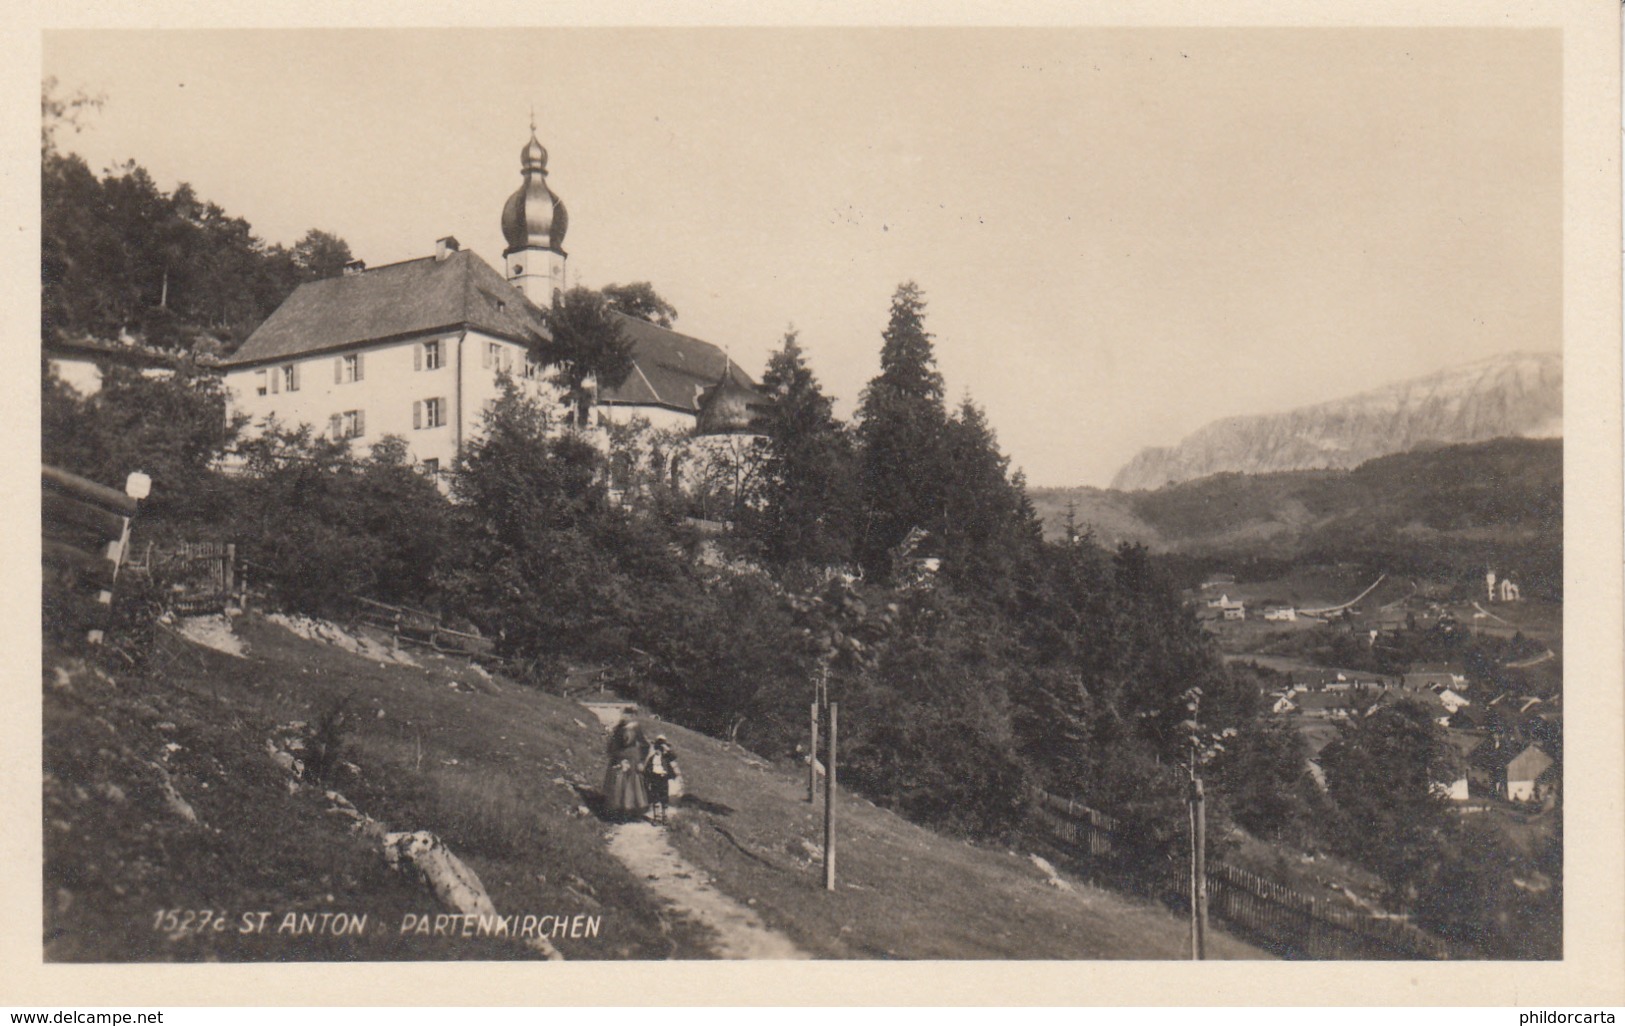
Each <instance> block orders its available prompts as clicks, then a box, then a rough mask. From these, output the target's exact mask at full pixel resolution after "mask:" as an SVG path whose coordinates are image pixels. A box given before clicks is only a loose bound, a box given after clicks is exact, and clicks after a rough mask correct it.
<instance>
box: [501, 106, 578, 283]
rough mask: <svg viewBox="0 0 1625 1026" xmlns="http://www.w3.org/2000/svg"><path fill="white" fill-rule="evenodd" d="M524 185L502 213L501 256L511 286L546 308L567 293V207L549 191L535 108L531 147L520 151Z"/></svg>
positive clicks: (531, 128)
mask: <svg viewBox="0 0 1625 1026" xmlns="http://www.w3.org/2000/svg"><path fill="white" fill-rule="evenodd" d="M519 173H520V175H521V176H522V177H523V179H524V180H523V182H522V183H521V184H520V186H519V189H518V190H517V191H516V192H515V193H514V194H513V195H512V196H509V197H508V202H507V203H506V204H505V205H504V206H503V208H502V235H503V238H504V239H506V240H507V242H508V248H507V249H505V250H503V253H502V255H503V258H504V263H505V264H506V266H507V276H508V280H509V281H511V282H513V283H514V285H516V286H518V287H519V290H520V291H522V292H524V293H525V295H526V296H528V297H529V298H530V300H531V302H533V303H537V304H539V305H545V304H546V303H549V302H551V301H552V298H553V296H554V295H555V294H557V293H559V292H561V291H563V290H564V287H565V278H564V261H565V257H566V254H565V252H564V233H565V230H566V229H567V228H568V227H569V217H568V214H567V213H566V211H565V209H564V201H563V200H561V199H559V198H558V196H556V195H554V193H553V190H552V189H550V188H548V185H547V148H546V147H544V146H543V145H542V143H541V140H539V139H538V138H537V137H536V110H535V108H534V107H532V108H531V114H530V141H529V142H527V143H526V144H525V147H524V149H522V150H520V151H519Z"/></svg>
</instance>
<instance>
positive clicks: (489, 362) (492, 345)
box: [485, 342, 502, 369]
mask: <svg viewBox="0 0 1625 1026" xmlns="http://www.w3.org/2000/svg"><path fill="white" fill-rule="evenodd" d="M485 366H487V367H496V368H499V369H500V368H501V366H502V344H501V343H500V342H487V343H485Z"/></svg>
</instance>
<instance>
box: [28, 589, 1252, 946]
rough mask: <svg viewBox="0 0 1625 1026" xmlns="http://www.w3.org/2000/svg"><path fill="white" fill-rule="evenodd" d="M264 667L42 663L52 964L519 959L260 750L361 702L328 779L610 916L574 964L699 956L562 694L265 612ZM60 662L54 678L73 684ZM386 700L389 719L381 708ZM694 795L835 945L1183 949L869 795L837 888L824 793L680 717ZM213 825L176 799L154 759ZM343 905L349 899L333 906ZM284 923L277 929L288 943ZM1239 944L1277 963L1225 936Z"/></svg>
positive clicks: (714, 866) (585, 728) (1148, 910)
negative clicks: (129, 668)
mask: <svg viewBox="0 0 1625 1026" xmlns="http://www.w3.org/2000/svg"><path fill="white" fill-rule="evenodd" d="M238 628H239V634H240V635H241V636H243V637H244V638H245V639H246V640H247V642H248V644H249V646H250V652H249V658H248V659H246V660H240V659H235V658H233V657H230V656H227V655H224V654H221V653H216V652H213V651H210V650H207V649H202V648H198V647H196V646H193V645H190V644H189V643H186V642H183V641H180V640H179V639H175V638H168V639H166V640H165V641H164V642H163V644H162V646H161V648H160V651H159V653H158V656H157V658H156V659H155V668H156V669H155V672H154V673H153V674H151V675H150V677H149V678H148V679H146V680H142V679H140V678H137V677H135V676H134V675H128V676H127V678H120V679H118V680H116V681H114V680H112V679H110V678H104V677H101V676H99V675H98V674H97V673H96V672H95V671H93V670H92V669H91V668H89V667H87V666H85V665H84V664H83V663H78V662H75V661H74V660H72V659H71V658H70V657H67V656H64V655H63V654H62V653H57V652H50V651H48V652H47V653H46V683H45V698H44V701H45V734H46V736H45V816H46V827H45V829H46V866H45V881H44V884H45V904H46V923H45V930H46V955H47V958H48V959H50V960H55V961H125V960H169V959H173V960H208V959H219V960H285V961H294V960H301V961H303V960H329V959H363V960H397V959H413V958H424V959H502V958H526V957H530V956H529V953H528V952H527V951H525V950H524V949H523V948H520V947H519V946H517V945H515V944H511V943H506V942H501V941H496V940H489V939H487V940H476V939H450V938H416V937H406V938H403V937H400V936H398V934H397V932H396V929H397V927H398V926H399V923H400V921H401V917H402V915H403V914H405V913H409V912H410V913H422V912H433V911H438V909H437V908H436V906H435V903H434V902H433V900H432V899H430V898H428V897H427V896H426V895H425V894H424V892H423V891H422V890H421V889H420V888H419V887H418V886H417V885H416V884H414V883H412V882H411V881H409V880H407V879H406V878H405V877H403V876H401V875H399V874H395V873H393V872H391V871H390V870H388V869H387V868H386V867H385V866H384V864H383V861H382V859H381V858H380V857H379V855H378V853H377V851H376V849H375V847H373V846H372V845H371V844H369V843H367V842H365V841H363V840H362V839H361V838H359V837H358V836H356V835H355V834H353V833H351V832H350V831H348V830H347V829H346V828H345V825H344V820H343V819H342V818H341V817H339V816H336V815H334V814H332V813H330V812H328V811H327V802H326V801H325V799H323V798H322V796H321V795H320V793H319V792H318V791H317V790H316V789H311V788H302V789H299V790H297V791H294V790H291V789H290V788H289V786H288V780H287V776H286V774H284V773H283V771H282V770H280V769H279V768H278V767H277V766H276V765H275V764H274V763H273V762H272V760H271V758H270V756H269V755H268V754H267V752H266V749H265V742H266V739H267V738H268V737H270V736H271V734H272V733H273V731H274V729H275V728H276V726H277V725H278V724H281V723H286V722H288V721H290V720H306V721H313V720H315V719H316V718H317V717H318V716H319V715H320V714H321V712H322V711H323V710H324V709H326V708H328V707H330V706H331V705H332V703H333V702H335V701H336V700H338V699H339V698H342V697H345V696H348V698H349V708H350V710H351V714H352V720H353V723H354V727H353V730H352V732H351V734H350V737H349V740H348V745H347V749H346V752H345V757H346V758H347V759H348V760H350V761H352V762H353V763H355V764H356V765H357V766H358V767H359V769H360V773H359V776H357V775H355V774H352V773H349V772H348V771H340V773H339V776H338V778H337V779H336V780H335V781H334V786H336V787H338V788H339V789H340V790H342V791H343V792H344V793H345V794H346V795H347V796H348V797H349V798H350V799H351V800H352V801H353V802H354V803H355V804H356V805H357V806H359V807H360V808H361V809H362V811H364V812H366V813H368V814H370V815H371V816H373V817H375V818H377V819H379V820H381V821H383V822H385V823H386V824H388V826H389V827H390V828H391V829H397V830H399V829H428V830H433V831H435V832H436V833H438V834H439V835H440V836H441V837H443V838H444V839H445V840H446V841H447V843H448V844H450V846H451V847H452V849H453V850H454V851H455V852H456V853H457V854H458V855H459V856H460V857H462V858H463V859H464V860H465V861H466V862H468V863H469V865H471V866H472V867H473V868H474V869H475V870H476V871H477V872H478V873H479V875H480V877H481V879H482V881H483V882H484V884H485V886H486V889H487V890H488V891H489V893H490V895H491V897H492V899H493V901H494V902H495V904H496V906H497V908H498V909H499V910H501V911H502V912H504V913H535V914H548V913H554V914H558V913H563V914H574V913H589V914H599V915H602V916H603V931H602V933H601V934H600V936H599V937H597V938H595V939H574V940H572V939H560V940H558V942H557V943H558V944H559V947H560V948H561V949H562V950H563V952H564V954H565V956H566V957H568V958H667V957H678V958H684V957H704V956H705V955H706V954H707V953H708V951H709V947H708V944H707V933H706V931H705V930H704V929H703V928H700V927H697V926H694V925H692V924H690V923H688V922H687V921H685V920H684V919H683V918H681V917H679V916H674V915H672V914H671V913H670V910H665V909H662V908H661V907H660V906H659V905H658V903H657V902H656V901H655V900H654V899H653V898H652V897H651V896H650V895H649V893H648V891H647V890H646V889H645V888H644V887H643V886H642V884H641V882H640V881H638V880H636V879H635V878H633V877H632V876H631V875H630V874H629V873H628V872H627V871H626V870H625V869H623V868H622V867H621V865H620V864H619V863H617V862H616V861H615V860H614V859H613V858H611V857H610V856H609V855H608V853H607V851H606V850H605V847H604V840H605V835H606V828H605V826H604V825H603V824H602V823H600V822H599V821H598V820H596V819H595V818H592V817H590V816H581V815H579V813H578V811H577V810H578V807H579V806H580V805H581V803H582V798H581V789H582V788H586V789H591V788H592V787H594V786H595V785H596V780H597V777H598V775H599V773H600V772H601V769H602V767H601V752H600V730H599V727H598V725H597V724H596V723H595V722H594V721H593V718H592V717H591V716H590V715H589V714H587V713H586V712H585V710H583V709H581V708H580V707H579V706H577V705H575V704H574V703H572V702H569V701H567V700H565V699H561V698H557V697H554V696H549V695H544V694H540V693H537V692H535V691H533V690H530V689H525V688H521V687H518V686H517V685H513V684H510V683H508V682H505V681H502V680H500V679H497V680H490V679H487V678H485V677H484V676H483V675H482V674H480V673H479V672H478V671H476V670H472V669H471V668H469V667H467V666H465V665H462V664H459V663H457V662H454V661H451V660H432V661H431V660H425V665H424V666H423V667H422V668H415V667H404V666H398V665H393V664H389V665H381V664H378V663H375V662H372V661H369V660H366V659H363V658H361V657H359V656H356V655H353V654H351V653H348V652H345V651H343V650H340V649H338V648H334V647H332V646H327V645H322V644H318V643H313V642H309V641H305V640H303V639H301V638H298V637H297V636H295V635H293V634H291V633H289V632H288V631H285V630H283V629H282V628H280V627H277V626H275V625H273V624H270V623H267V622H265V621H263V620H259V619H258V618H255V617H249V618H246V619H244V620H241V621H239V622H238ZM59 668H60V670H61V672H60V673H59V672H58V669H59ZM380 712H382V715H381V716H380V715H379V713H380ZM663 729H664V730H665V731H666V733H668V734H670V735H671V737H672V740H673V741H674V743H675V744H677V745H678V747H679V749H680V751H681V752H682V755H683V760H684V766H685V768H686V772H687V774H688V776H689V779H690V782H691V798H692V800H690V801H689V802H688V803H687V804H686V806H685V808H684V809H683V810H682V812H681V813H680V814H679V815H678V816H677V817H675V819H676V822H675V825H674V827H673V828H672V829H673V835H674V841H675V843H676V844H677V846H678V847H679V849H680V850H681V851H682V852H683V854H684V855H685V857H687V858H688V859H689V860H690V861H692V862H693V863H695V864H696V866H698V867H699V868H700V869H701V870H702V871H704V872H706V873H707V874H709V875H711V876H713V877H715V879H716V881H717V884H718V886H719V888H720V889H721V890H723V891H724V892H725V893H727V894H730V895H732V896H733V897H735V898H736V899H738V900H741V901H745V902H747V903H749V904H750V905H751V906H753V907H754V908H755V909H756V910H757V911H758V912H759V913H760V914H761V915H762V917H763V918H764V919H765V920H766V921H767V922H768V923H769V924H770V925H772V926H774V927H775V928H778V929H780V930H782V931H783V932H784V933H786V934H788V935H789V936H790V937H791V938H792V939H794V940H795V941H796V942H797V943H798V944H800V945H801V946H802V947H804V948H805V949H807V950H809V951H811V952H813V953H814V954H816V955H819V956H824V957H857V958H885V957H904V958H999V957H1005V958H1105V957H1117V958H1178V957H1180V956H1181V953H1182V951H1183V950H1184V944H1185V926H1184V923H1183V922H1182V921H1181V920H1179V919H1178V918H1177V917H1175V916H1173V915H1170V914H1169V913H1167V912H1166V911H1164V910H1162V909H1161V908H1159V907H1156V906H1151V905H1146V904H1142V903H1137V902H1134V901H1131V900H1129V899H1126V898H1123V897H1120V896H1117V895H1115V894H1112V893H1109V892H1105V891H1100V890H1096V889H1092V888H1088V887H1086V886H1084V885H1082V884H1078V885H1077V890H1076V891H1075V892H1073V893H1066V892H1063V891H1060V890H1058V889H1056V888H1053V887H1051V886H1049V885H1048V884H1047V883H1046V882H1045V880H1044V877H1043V875H1042V874H1041V873H1040V872H1039V871H1038V870H1037V869H1036V868H1035V867H1034V866H1033V865H1032V864H1031V863H1030V862H1028V861H1026V860H1025V859H1023V858H1020V857H1018V856H1017V855H1015V854H1012V853H1008V852H1004V851H1000V850H989V849H985V848H979V847H975V846H972V845H968V844H963V843H960V842H956V841H952V840H947V839H944V838H941V837H938V836H936V835H934V834H931V833H930V832H928V831H925V830H922V829H920V828H918V827H915V826H913V825H911V824H909V823H907V822H905V821H904V820H902V819H900V818H899V817H897V816H894V815H892V814H891V813H888V812H885V811H882V810H879V809H876V808H874V807H873V806H870V805H868V804H867V803H864V802H861V801H856V800H848V801H846V802H845V803H844V804H843V805H842V807H841V812H842V818H841V823H842V831H841V843H840V846H839V849H838V850H839V857H840V868H841V874H840V875H841V887H840V889H839V890H838V891H837V892H836V893H835V894H827V893H825V892H824V891H823V890H822V889H821V884H822V879H821V873H820V869H819V866H818V863H817V860H816V859H815V858H814V857H812V854H811V853H810V852H809V849H808V848H807V847H806V846H805V845H803V844H802V842H803V841H806V842H810V843H816V842H817V841H818V840H819V839H820V828H819V826H818V820H817V818H816V814H815V812H814V807H813V806H810V805H809V804H808V803H806V802H805V801H804V797H805V783H804V781H803V780H802V779H799V778H798V777H797V775H796V774H795V773H793V772H792V771H791V770H789V769H787V768H783V767H772V766H768V765H767V764H765V763H763V762H761V761H760V760H758V759H756V758H755V757H754V756H750V755H749V754H747V753H742V752H738V751H730V750H725V749H724V748H723V746H721V745H719V744H717V743H716V742H714V741H712V740H710V739H708V738H703V737H701V736H699V735H695V734H692V733H690V732H688V731H684V730H681V729H679V728H675V727H663ZM169 744H175V745H179V746H180V747H179V748H177V749H174V750H172V751H170V752H169V755H168V760H167V765H168V773H169V774H170V777H171V779H172V780H173V781H174V786H175V788H176V790H177V791H178V792H179V793H180V794H181V795H182V796H183V797H184V798H185V800H186V801H187V802H189V803H190V804H191V805H192V806H193V808H194V809H195V811H196V813H197V815H198V818H199V821H200V822H199V823H197V824H193V823H190V822H187V821H186V820H184V819H182V818H181V817H180V816H178V815H176V814H174V813H173V812H171V811H169V810H168V809H167V808H166V803H165V799H164V795H163V789H162V784H161V782H160V781H161V778H160V774H159V772H158V771H157V770H156V769H155V768H153V766H154V764H161V763H163V762H164V759H165V746H166V745H169ZM330 896H331V897H330ZM175 907H180V908H214V909H221V910H224V911H226V912H227V913H229V914H230V915H231V917H232V918H231V920H230V924H231V925H230V929H229V931H228V932H226V933H224V934H209V935H206V936H197V935H184V936H176V937H171V936H168V935H166V934H164V933H162V932H160V931H157V930H155V929H153V919H154V913H155V912H156V911H158V910H159V909H162V908H175ZM256 910H269V911H273V912H276V913H277V916H280V914H281V913H282V912H285V911H324V910H333V911H344V912H356V913H359V912H365V913H367V914H368V916H369V929H368V932H367V934H366V935H364V936H362V937H359V938H357V937H344V938H334V937H302V938H290V937H285V936H284V937H278V936H276V935H275V933H274V932H268V933H267V934H265V935H253V934H250V935H240V934H238V933H236V932H235V930H236V927H237V922H238V918H237V917H238V916H240V914H241V913H243V912H248V911H256ZM276 922H277V917H276V916H274V917H273V918H272V924H273V925H272V926H271V927H270V930H271V931H274V929H275V923H276ZM1213 948H1214V950H1215V953H1216V954H1217V955H1219V956H1221V957H1224V956H1229V957H1238V956H1239V957H1259V956H1260V953H1259V952H1257V951H1256V950H1255V949H1252V948H1249V947H1247V946H1245V945H1243V944H1241V943H1239V942H1236V941H1234V940H1231V939H1229V938H1226V937H1223V936H1222V935H1221V936H1219V937H1218V938H1216V940H1215V941H1214V943H1213Z"/></svg>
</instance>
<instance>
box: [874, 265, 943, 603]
mask: <svg viewBox="0 0 1625 1026" xmlns="http://www.w3.org/2000/svg"><path fill="white" fill-rule="evenodd" d="M881 337H882V339H883V340H884V344H883V345H882V347H881V350H880V374H879V375H877V376H876V377H875V378H874V380H872V381H870V382H869V385H868V387H867V388H865V389H864V391H863V398H862V401H861V403H860V405H859V408H858V417H859V425H858V439H859V442H860V446H861V450H862V456H861V459H860V461H859V479H860V486H861V489H862V496H863V506H864V509H863V521H862V526H861V530H860V534H859V538H858V546H857V548H858V558H859V560H860V561H861V562H862V564H863V566H864V568H865V569H867V570H870V571H876V572H881V573H884V572H885V571H887V569H888V560H889V558H890V553H891V550H892V548H893V547H894V546H896V545H897V544H898V543H899V542H901V541H902V540H903V539H904V538H905V537H906V536H907V535H908V533H909V532H910V531H911V530H914V529H916V528H918V529H920V530H922V531H925V532H927V534H928V537H930V540H928V542H927V544H926V545H925V546H924V549H923V551H940V548H941V538H940V534H941V531H942V528H943V522H942V515H943V507H942V492H943V479H944V477H945V475H946V473H947V471H948V467H947V466H946V464H945V459H944V457H945V449H946V446H945V444H944V443H945V437H944V436H945V434H946V430H947V423H948V416H947V412H946V410H945V409H944V407H943V401H942V375H941V374H940V373H939V372H938V371H937V367H936V356H935V354H934V353H933V351H932V347H931V334H930V333H929V332H927V331H926V330H925V296H924V293H922V292H921V291H920V287H919V286H918V285H916V284H915V283H913V282H905V283H904V284H902V285H900V286H898V288H897V291H896V292H895V293H893V295H892V302H891V317H890V320H889V321H888V322H887V324H886V330H885V332H884V333H883V334H882V336H881Z"/></svg>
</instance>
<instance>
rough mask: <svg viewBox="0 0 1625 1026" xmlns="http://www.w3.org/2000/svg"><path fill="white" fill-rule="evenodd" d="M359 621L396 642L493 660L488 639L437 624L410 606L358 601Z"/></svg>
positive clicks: (437, 619)
mask: <svg viewBox="0 0 1625 1026" xmlns="http://www.w3.org/2000/svg"><path fill="white" fill-rule="evenodd" d="M358 601H359V602H360V604H361V620H362V622H363V623H366V624H370V625H371V626H373V627H377V628H379V629H380V630H386V631H389V632H390V634H391V635H392V636H394V637H395V639H396V640H397V641H404V642H408V643H410V644H415V645H421V646H423V647H425V648H432V649H434V650H435V651H437V652H445V653H448V654H451V655H461V656H469V657H472V658H475V659H482V660H484V659H491V658H494V655H495V651H496V645H495V644H494V643H493V642H492V641H491V639H490V638H487V637H484V636H483V635H479V634H471V633H469V632H467V631H457V630H452V629H451V628H450V627H447V626H445V625H444V624H442V623H441V622H440V617H438V616H436V615H435V614H433V613H429V612H425V611H424V610H422V609H413V608H412V607H411V606H392V605H390V604H389V603H387V602H375V601H374V600H372V599H368V598H363V599H359V600H358Z"/></svg>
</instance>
